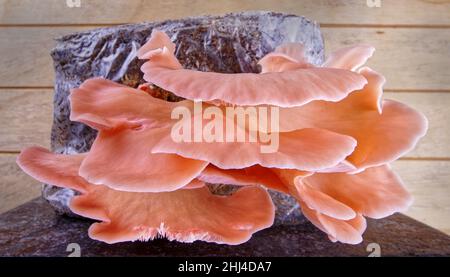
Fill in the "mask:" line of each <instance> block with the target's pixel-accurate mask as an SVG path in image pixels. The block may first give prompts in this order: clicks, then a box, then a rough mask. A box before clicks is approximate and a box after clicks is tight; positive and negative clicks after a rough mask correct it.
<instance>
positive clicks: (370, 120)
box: [18, 31, 427, 244]
mask: <svg viewBox="0 0 450 277" xmlns="http://www.w3.org/2000/svg"><path fill="white" fill-rule="evenodd" d="M174 50H175V45H174V44H173V43H172V42H171V41H170V39H169V37H168V36H167V35H166V34H164V33H163V32H159V31H154V32H153V33H152V36H151V38H150V39H149V41H148V42H147V43H146V44H145V45H144V46H143V47H142V48H141V49H140V50H139V52H138V56H139V58H141V59H148V61H147V62H146V63H145V64H144V65H143V66H142V71H143V72H144V79H145V80H146V81H148V82H151V83H153V84H155V85H157V86H159V87H161V88H163V89H165V90H167V91H170V92H173V93H174V94H176V95H178V96H181V97H184V98H187V100H184V101H181V102H177V103H169V102H165V101H162V100H159V99H156V98H153V97H152V95H155V93H152V91H151V89H150V88H149V87H145V90H146V91H145V92H144V91H143V90H136V89H133V88H129V87H126V86H122V85H118V84H115V83H113V82H111V81H107V80H104V79H99V78H97V79H91V80H87V81H86V82H84V83H83V84H82V85H81V86H80V88H78V89H74V90H73V91H72V93H71V96H70V100H71V108H72V112H71V119H72V120H75V121H79V122H83V123H85V124H87V125H89V126H91V127H93V128H95V129H97V130H99V135H98V137H97V138H96V140H95V142H94V144H93V146H92V149H91V151H90V152H89V153H86V154H81V155H56V154H51V153H49V152H48V151H46V150H45V149H42V148H29V149H26V150H24V151H23V152H22V153H21V155H20V156H19V158H18V163H19V165H20V166H21V167H22V168H23V169H24V171H25V172H27V173H28V174H30V175H31V176H33V177H35V178H36V179H38V180H40V181H42V182H46V183H49V184H52V185H56V186H61V187H68V188H72V189H75V190H77V191H80V192H81V193H82V196H77V197H75V198H74V199H73V200H72V202H71V209H72V210H73V211H74V212H75V213H78V214H80V215H82V216H86V217H90V218H94V219H98V220H101V221H103V222H102V223H96V224H94V225H92V226H91V228H90V230H89V235H90V236H91V237H92V238H94V239H99V240H102V241H106V242H109V243H114V242H119V241H126V240H136V239H144V240H146V239H153V238H154V237H155V236H157V235H160V236H166V237H168V238H169V239H175V240H179V241H193V240H196V239H200V240H205V241H211V242H217V243H228V244H238V243H242V242H244V241H246V240H248V239H249V238H250V236H251V234H252V233H254V232H256V231H258V230H260V229H263V228H267V227H268V226H270V225H271V224H272V222H273V213H274V207H273V204H272V203H271V201H270V199H269V196H268V194H267V192H266V190H265V189H263V188H261V186H262V187H265V188H269V189H273V190H278V191H280V192H283V193H288V194H290V195H292V196H294V197H295V198H296V199H297V200H298V202H299V203H300V206H301V209H302V211H303V213H304V215H305V216H306V217H307V218H308V219H309V220H310V221H311V222H312V223H313V224H314V225H315V226H317V227H318V228H319V229H320V230H322V231H324V232H325V233H326V234H327V235H328V237H329V238H330V239H331V240H332V241H340V242H344V243H351V244H356V243H359V242H361V240H362V233H363V232H364V230H365V228H366V221H365V218H364V217H371V218H382V217H385V216H388V215H390V214H392V213H395V212H398V211H402V210H404V209H406V208H407V207H408V206H409V205H410V204H411V197H410V195H409V194H408V192H407V191H406V190H405V188H404V187H403V185H402V183H401V181H400V179H399V178H398V177H397V176H396V175H395V173H393V172H392V171H391V169H390V167H389V166H388V163H389V162H392V161H394V160H395V159H397V158H398V157H400V156H401V155H403V154H404V153H406V152H407V151H409V150H411V149H412V148H413V147H414V145H415V144H416V143H417V141H418V140H419V138H420V137H422V136H423V135H424V134H425V132H426V128H427V122H426V119H425V118H424V117H423V116H422V115H421V114H420V113H417V112H416V111H414V110H412V109H411V108H409V107H407V106H406V105H403V104H401V103H398V102H394V101H390V100H384V101H383V100H381V96H382V86H383V84H384V78H383V77H382V76H381V75H379V74H378V73H376V72H374V71H373V70H371V69H369V68H361V66H362V65H364V63H365V62H366V60H367V59H368V58H369V57H370V56H371V55H372V54H373V51H374V49H373V48H372V47H368V46H356V47H350V48H344V49H342V50H339V51H337V52H335V53H333V54H331V56H330V57H329V58H328V60H326V62H325V63H324V64H323V66H321V67H315V66H313V65H311V64H309V63H308V62H307V61H306V59H305V58H304V55H303V48H302V46H301V45H299V44H294V43H291V44H286V45H282V46H279V47H277V48H276V49H275V51H274V52H273V53H270V54H268V55H266V56H265V57H264V58H262V59H261V60H260V62H259V64H260V65H261V68H262V73H261V74H219V73H212V72H198V71H193V70H186V69H183V68H182V66H181V65H180V63H179V62H178V60H177V59H176V57H175V56H174V54H173V53H174ZM205 84H207V85H205ZM192 100H203V101H207V103H203V104H202V105H203V106H204V107H208V106H216V105H217V108H218V109H224V107H225V106H229V105H247V106H248V105H258V106H277V107H280V129H279V137H280V148H279V151H278V152H276V153H260V152H259V151H257V150H258V146H260V145H261V142H260V141H257V142H254V143H250V142H245V143H228V142H208V143H206V142H193V143H176V142H174V141H173V140H172V139H171V138H170V131H171V130H172V129H173V128H174V124H175V123H174V121H173V120H171V119H170V113H171V111H172V110H173V109H174V108H176V107H179V106H183V107H186V108H188V109H189V110H190V111H193V101H192ZM196 116H198V115H196V114H195V112H194V113H193V116H192V118H189V119H187V120H194V119H195V117H196ZM202 120H204V119H202ZM221 120H222V121H223V122H230V119H229V118H227V117H223V118H221ZM231 122H232V124H235V122H234V120H233V121H231ZM235 125H236V126H235V127H236V128H241V129H242V130H244V132H248V126H246V125H245V124H244V125H239V124H235ZM260 131H261V130H260ZM204 182H209V183H225V184H234V185H239V186H243V188H241V189H239V190H238V191H237V192H236V193H234V194H233V195H231V196H225V197H224V196H214V195H211V194H210V193H209V191H208V190H207V188H206V187H204ZM191 201H192V202H191ZM187 203H196V204H197V205H194V206H190V205H187ZM142 207H146V209H142ZM162 207H165V208H164V209H163V208H162ZM205 210H207V211H205ZM235 217H238V218H235ZM223 222H227V223H229V224H224V223H223ZM219 226H220V227H219Z"/></svg>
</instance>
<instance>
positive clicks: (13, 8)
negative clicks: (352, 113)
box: [0, 0, 450, 234]
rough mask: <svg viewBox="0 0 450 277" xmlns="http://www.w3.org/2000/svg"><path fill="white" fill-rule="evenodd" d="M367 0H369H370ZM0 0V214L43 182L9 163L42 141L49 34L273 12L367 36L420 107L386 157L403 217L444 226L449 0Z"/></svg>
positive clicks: (328, 31)
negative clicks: (409, 143)
mask: <svg viewBox="0 0 450 277" xmlns="http://www.w3.org/2000/svg"><path fill="white" fill-rule="evenodd" d="M368 2H376V0H369V1H368ZM379 2H380V3H381V7H372V8H371V7H369V6H368V5H367V1H366V0H347V1H345V0H310V1H300V0H259V1H256V0H248V1H243V0H236V1H234V0H229V1H227V0H215V1H213V0H207V1H195V0H193V1H187V0H186V1H184V0H181V1H175V0H151V1H150V0H149V1H144V0H108V1H106V0H81V6H80V7H78V8H77V7H74V8H69V7H68V6H67V4H66V0H34V1H33V0H10V1H8V0H0V65H1V66H0V127H1V128H0V212H4V211H6V210H8V209H11V208H13V207H15V206H17V205H20V204H21V203H23V202H25V201H28V200H30V199H32V198H34V197H36V196H38V195H39V193H40V186H39V185H38V183H37V182H36V181H34V180H32V179H31V178H30V177H28V176H26V175H25V174H24V173H22V172H21V171H20V170H19V168H18V167H17V166H16V164H15V158H16V156H17V154H18V153H19V151H20V149H21V148H23V147H24V146H27V145H31V144H40V145H43V146H45V147H49V132H50V127H51V122H52V95H53V89H52V86H53V78H54V74H53V68H52V61H51V58H50V56H49V51H50V49H51V48H52V47H53V45H54V41H53V38H55V37H57V36H60V35H63V34H68V33H71V32H76V31H82V30H87V29H91V28H95V27H102V26H110V25H115V24H122V23H131V22H141V21H152V20H163V19H170V18H171V19H173V18H181V17H186V16H194V15H202V14H223V13H227V12H233V11H244V10H273V11H279V12H287V13H294V14H297V15H304V16H307V17H309V18H311V19H314V20H316V21H318V22H319V23H320V24H321V27H322V32H323V36H324V38H325V43H326V48H327V51H328V52H329V51H330V50H332V49H337V48H339V47H341V46H345V45H351V44H354V43H360V42H364V43H369V44H372V45H374V46H375V47H376V49H377V52H376V53H375V56H374V57H373V58H372V59H371V61H370V63H369V65H370V66H371V67H372V68H374V69H375V70H377V71H379V72H382V73H383V74H384V75H385V76H386V78H387V80H388V82H387V84H386V89H385V92H386V93H385V97H386V98H392V99H396V100H400V101H402V102H404V103H407V104H409V105H411V106H413V107H414V108H416V109H418V110H420V111H422V112H423V113H424V114H425V115H426V116H427V117H428V119H429V122H430V129H429V132H428V135H427V136H426V137H425V138H424V139H423V140H422V141H421V142H420V144H419V145H418V146H417V148H416V149H415V150H414V151H412V152H410V153H408V154H407V155H406V156H405V157H404V158H402V159H400V160H399V161H397V162H395V163H394V164H393V167H394V169H395V170H396V171H397V172H398V173H399V174H400V175H401V176H402V177H403V180H404V181H405V183H406V185H407V186H408V188H409V189H410V191H411V192H412V193H413V195H414V197H415V203H414V205H413V207H412V208H411V209H410V210H409V211H408V212H407V214H408V215H410V216H412V217H414V218H416V219H418V220H420V221H422V222H425V223H427V224H429V225H431V226H433V227H436V228H438V229H440V230H442V231H444V232H446V233H448V234H450V144H449V138H448V137H449V135H450V128H449V121H450V1H448V0H422V1H420V0H381V1H379Z"/></svg>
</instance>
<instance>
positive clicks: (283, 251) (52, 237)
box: [0, 198, 450, 257]
mask: <svg viewBox="0 0 450 277" xmlns="http://www.w3.org/2000/svg"><path fill="white" fill-rule="evenodd" d="M90 224H91V222H90V221H86V220H82V219H74V218H69V217H65V216H59V215H57V214H55V212H54V211H53V209H52V208H51V207H50V206H49V205H48V204H47V203H46V202H45V201H44V200H42V199H41V198H38V199H35V200H33V201H30V202H28V203H26V204H24V205H22V206H20V207H17V208H16V209H13V210H11V211H8V212H6V213H4V214H2V215H0V255H1V256H67V255H69V254H70V252H69V251H67V248H68V245H69V244H71V243H76V244H78V245H79V246H80V252H81V256H182V257H190V256H368V255H369V254H371V253H372V252H374V251H375V252H377V251H378V250H377V248H378V247H379V250H380V254H381V256H450V237H449V236H447V235H446V234H444V233H442V232H440V231H437V230H435V229H433V228H431V227H429V226H426V225H424V224H422V223H420V222H418V221H415V220H413V219H411V218H409V217H407V216H405V215H401V214H396V215H393V216H390V217H388V218H385V219H381V220H370V219H369V221H368V228H367V231H366V232H365V234H364V242H363V243H361V244H359V245H346V244H341V243H332V242H330V241H329V240H328V239H327V237H326V235H325V234H324V233H322V232H321V231H319V230H317V229H316V228H315V227H314V226H312V225H311V224H310V223H309V222H305V223H304V224H301V225H292V226H276V227H272V228H269V229H267V230H263V231H260V232H258V233H257V234H255V235H254V236H253V238H252V239H251V240H250V241H248V242H247V243H244V244H241V245H238V246H226V245H217V244H213V243H204V242H196V243H177V242H169V241H167V240H165V239H157V240H154V241H151V242H127V243H118V244H114V245H108V244H105V243H102V242H99V241H94V240H91V239H89V237H88V236H87V229H88V227H89V225H90ZM69 248H70V247H69ZM371 249H372V250H371ZM373 249H375V250H373Z"/></svg>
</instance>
